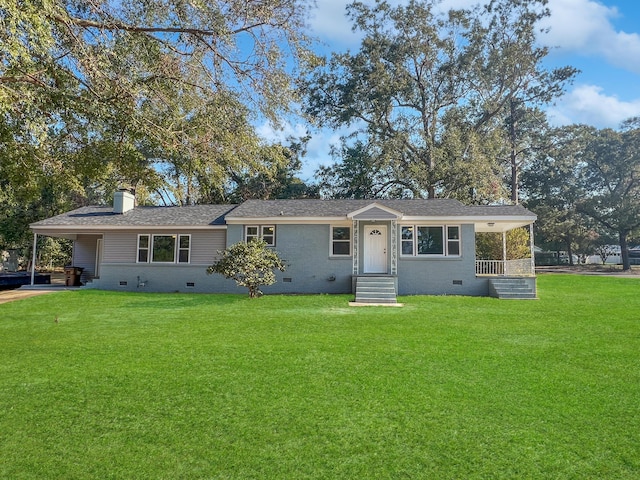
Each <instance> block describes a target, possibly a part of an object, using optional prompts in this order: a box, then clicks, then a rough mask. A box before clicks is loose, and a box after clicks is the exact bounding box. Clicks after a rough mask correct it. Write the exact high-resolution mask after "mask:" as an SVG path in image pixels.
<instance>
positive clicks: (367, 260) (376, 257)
mask: <svg viewBox="0 0 640 480" xmlns="http://www.w3.org/2000/svg"><path fill="white" fill-rule="evenodd" d="M363 273H387V227H386V226H385V225H367V226H365V227H364V271H363Z"/></svg>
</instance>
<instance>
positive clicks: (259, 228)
mask: <svg viewBox="0 0 640 480" xmlns="http://www.w3.org/2000/svg"><path fill="white" fill-rule="evenodd" d="M253 228H255V229H256V233H251V234H250V233H249V229H253ZM267 228H270V229H272V230H273V233H267V234H266V233H265V229H267ZM265 237H267V238H268V237H273V239H272V240H271V242H268V241H267V240H265ZM254 238H261V239H263V240H265V242H267V247H275V246H276V226H275V225H273V224H271V225H245V227H244V241H245V242H250V241H251V240H253V239H254Z"/></svg>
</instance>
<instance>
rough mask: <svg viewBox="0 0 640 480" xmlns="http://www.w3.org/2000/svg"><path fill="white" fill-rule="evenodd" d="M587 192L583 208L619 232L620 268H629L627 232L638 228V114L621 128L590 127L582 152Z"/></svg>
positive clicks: (639, 193) (639, 189) (586, 212)
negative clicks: (589, 136)
mask: <svg viewBox="0 0 640 480" xmlns="http://www.w3.org/2000/svg"><path fill="white" fill-rule="evenodd" d="M582 160H583V162H584V171H585V179H586V182H587V185H588V187H587V188H588V193H587V195H585V197H584V199H583V200H582V201H581V202H580V203H579V205H578V207H579V209H580V211H582V212H584V213H585V214H587V215H588V216H590V217H591V218H593V219H594V220H596V221H597V222H599V223H600V224H602V225H603V226H605V227H607V228H608V229H610V230H611V231H613V232H615V233H616V234H617V235H618V241H619V243H620V251H621V256H622V268H623V270H630V269H631V263H630V261H629V245H628V239H629V236H630V235H631V234H632V233H633V232H634V230H637V229H638V228H640V118H632V119H629V120H627V121H626V122H624V124H623V125H622V130H621V131H615V130H612V129H604V130H598V131H593V132H592V135H591V138H589V139H588V141H587V143H586V145H585V149H584V152H583V155H582Z"/></svg>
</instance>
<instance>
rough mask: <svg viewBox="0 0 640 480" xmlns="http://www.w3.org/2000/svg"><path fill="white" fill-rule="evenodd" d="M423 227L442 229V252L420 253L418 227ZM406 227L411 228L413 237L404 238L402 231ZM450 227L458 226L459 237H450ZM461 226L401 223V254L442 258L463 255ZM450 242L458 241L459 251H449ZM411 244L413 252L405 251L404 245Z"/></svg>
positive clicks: (455, 226) (406, 256)
mask: <svg viewBox="0 0 640 480" xmlns="http://www.w3.org/2000/svg"><path fill="white" fill-rule="evenodd" d="M421 227H436V228H440V229H441V230H442V253H418V244H417V242H418V238H417V237H418V235H417V232H418V229H419V228H421ZM405 228H411V229H412V234H411V239H404V238H402V232H403V230H404V229H405ZM449 228H456V229H457V232H458V238H450V237H449ZM461 230H462V229H461V227H460V225H424V224H419V223H418V224H413V225H400V228H399V234H400V256H402V257H405V258H409V257H413V258H442V257H454V258H457V257H461V256H462V239H461ZM450 243H456V244H457V245H458V253H454V254H452V253H449V250H450ZM405 244H411V253H404V248H403V247H404V245H405Z"/></svg>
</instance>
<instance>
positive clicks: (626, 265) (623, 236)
mask: <svg viewBox="0 0 640 480" xmlns="http://www.w3.org/2000/svg"><path fill="white" fill-rule="evenodd" d="M618 234H619V236H620V256H621V258H622V270H623V271H625V272H628V271H629V270H631V262H630V260H629V244H628V243H627V235H628V233H627V232H618Z"/></svg>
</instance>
